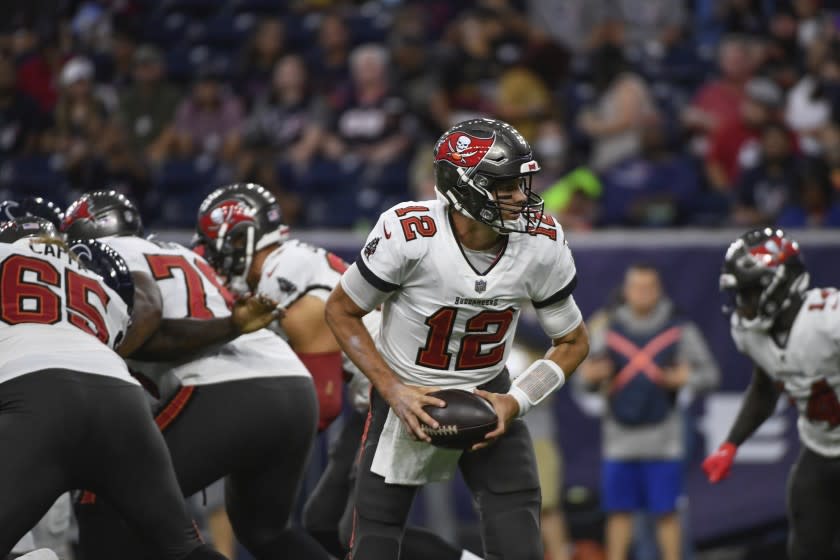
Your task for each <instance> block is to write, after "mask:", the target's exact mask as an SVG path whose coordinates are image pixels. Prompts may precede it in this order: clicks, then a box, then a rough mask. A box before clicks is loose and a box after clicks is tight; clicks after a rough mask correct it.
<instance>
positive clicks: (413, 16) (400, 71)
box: [388, 6, 449, 139]
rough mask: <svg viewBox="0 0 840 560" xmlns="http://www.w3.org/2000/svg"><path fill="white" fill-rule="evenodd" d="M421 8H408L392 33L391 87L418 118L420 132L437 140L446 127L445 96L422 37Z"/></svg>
mask: <svg viewBox="0 0 840 560" xmlns="http://www.w3.org/2000/svg"><path fill="white" fill-rule="evenodd" d="M422 15H423V14H422V7H421V6H407V7H406V8H405V9H404V11H402V12H401V13H400V14H399V15H398V17H397V19H396V21H395V22H394V25H393V27H392V30H391V34H390V36H389V39H388V48H389V49H390V51H391V61H392V62H391V65H390V66H391V73H392V83H393V84H394V85H395V87H396V88H397V94H398V95H399V96H400V97H402V98H403V99H405V101H406V103H407V106H408V111H409V112H411V113H412V114H414V115H415V116H417V118H418V120H419V124H420V126H421V127H422V132H423V133H424V134H425V135H426V136H428V137H429V139H432V138H437V137H438V136H439V135H440V132H441V131H442V130H446V129H447V128H448V127H449V122H448V120H447V119H448V116H449V108H448V106H447V100H446V95H445V93H444V91H443V88H442V86H441V83H440V81H441V80H440V75H439V73H438V72H437V71H436V69H435V65H434V57H433V53H432V52H431V51H432V49H431V48H430V46H429V44H428V41H427V40H426V38H425V36H424V29H423V19H422Z"/></svg>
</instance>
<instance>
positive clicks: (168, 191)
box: [155, 155, 219, 196]
mask: <svg viewBox="0 0 840 560" xmlns="http://www.w3.org/2000/svg"><path fill="white" fill-rule="evenodd" d="M218 171H219V165H218V163H217V162H216V161H215V160H214V159H212V158H211V157H209V156H206V155H202V156H198V157H196V158H178V159H170V160H168V161H167V162H166V163H164V164H163V166H162V167H161V169H160V171H159V172H158V174H157V177H156V178H155V179H156V180H155V185H156V187H157V190H158V191H159V192H160V194H162V195H163V196H169V195H178V194H185V193H194V192H199V193H201V192H204V190H206V189H207V187H208V185H212V184H214V181H215V179H216V175H217V172H218Z"/></svg>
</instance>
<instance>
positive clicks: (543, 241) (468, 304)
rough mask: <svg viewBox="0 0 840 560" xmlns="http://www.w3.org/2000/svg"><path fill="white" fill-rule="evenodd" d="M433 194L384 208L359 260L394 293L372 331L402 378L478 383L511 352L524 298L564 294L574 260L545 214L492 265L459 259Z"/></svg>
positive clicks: (544, 301) (509, 241) (546, 299)
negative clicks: (486, 266) (377, 327)
mask: <svg viewBox="0 0 840 560" xmlns="http://www.w3.org/2000/svg"><path fill="white" fill-rule="evenodd" d="M450 219H451V218H450V216H449V213H448V207H447V206H446V205H445V204H444V203H442V202H440V201H438V200H430V201H424V202H406V203H403V204H399V205H397V206H395V207H393V208H391V209H389V210H387V211H386V212H385V213H383V214H382V215H381V216H380V218H379V221H378V222H377V224H376V226H375V227H374V228H373V231H372V232H371V233H370V235H369V236H368V238H367V242H366V243H365V246H364V248H363V249H362V251H361V254H360V256H359V258H358V259H357V261H356V266H357V267H358V269H359V271H360V272H361V274H362V276H364V277H365V279H366V280H367V281H368V282H369V283H370V284H372V285H373V286H375V287H376V288H378V289H379V290H381V291H383V292H391V293H392V295H391V296H390V297H389V298H388V299H386V300H385V303H384V304H383V309H382V325H381V327H380V330H379V333H378V336H377V338H376V343H377V348H378V349H379V351H380V353H381V354H382V356H383V357H384V359H385V361H386V362H387V363H388V364H389V365H390V366H391V368H392V369H393V370H394V372H396V374H397V375H398V376H399V377H400V378H401V379H402V380H403V381H405V382H406V383H410V384H417V385H424V386H436V387H476V386H478V385H481V384H483V383H486V382H487V381H489V380H491V379H493V378H494V377H496V376H497V375H498V374H499V373H500V372H501V371H502V369H503V368H504V365H505V362H506V361H507V359H508V354H509V353H510V350H511V346H512V342H513V337H514V333H515V331H516V325H517V321H518V319H519V314H520V311H521V309H522V306H523V305H524V304H526V303H528V302H533V303H534V305H535V307H538V308H540V307H545V306H548V305H551V304H553V303H555V302H559V301H562V300H564V299H565V298H566V297H568V296H569V295H570V294H571V292H572V290H573V289H574V286H575V283H576V276H575V264H574V260H573V259H572V254H571V251H570V250H569V247H568V245H567V244H566V239H565V237H564V235H563V230H562V228H561V227H560V225H559V224H558V223H557V222H556V221H555V220H554V219H553V218H551V217H550V216H548V215H546V216H545V217H544V221H543V224H542V226H541V227H540V228H539V230H538V231H537V232H536V233H535V234H533V235H528V234H511V235H508V236H506V237H505V238H504V245H503V247H502V249H501V252H500V254H499V256H498V257H497V259H496V260H495V261H494V262H493V263H492V264H491V266H490V268H489V269H488V270H486V271H484V272H479V271H477V270H475V269H474V268H473V266H472V265H471V264H470V262H469V261H468V260H467V259H466V257H465V256H464V254H463V251H462V249H461V245H460V244H459V243H458V242H457V240H456V238H455V235H454V232H453V230H452V225H451V222H450Z"/></svg>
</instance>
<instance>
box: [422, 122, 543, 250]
mask: <svg viewBox="0 0 840 560" xmlns="http://www.w3.org/2000/svg"><path fill="white" fill-rule="evenodd" d="M434 155H435V181H436V183H437V184H436V187H437V190H438V192H439V193H440V194H441V195H442V196H443V197H444V199H445V200H446V201H447V202H448V203H449V204H450V205H451V206H452V207H453V208H454V209H455V210H457V211H459V212H461V213H462V214H464V215H465V216H467V217H469V218H472V219H474V220H478V221H479V222H482V223H484V224H487V225H488V226H490V227H492V228H493V229H495V230H496V231H497V232H499V233H503V234H507V233H513V232H520V233H534V231H535V230H536V229H537V228H538V227H539V225H540V222H541V221H542V211H543V200H542V198H541V197H540V196H539V195H537V194H536V193H534V192H532V191H531V177H532V175H534V174H535V173H537V172H539V170H540V164H539V163H537V160H536V159H534V152H533V150H531V146H530V144H528V142H527V141H526V140H525V138H524V137H523V136H522V134H520V133H519V131H517V130H516V129H515V128H513V127H512V126H511V125H509V124H507V123H505V122H502V121H498V120H494V119H473V120H469V121H464V122H462V123H459V124H457V125H455V126H453V127H452V128H450V129H449V130H447V131H446V132H444V133H443V136H441V137H440V139H438V141H437V144H435V151H434ZM510 181H518V182H519V188H520V189H521V190H522V192H523V193H524V194H525V195H526V197H527V200H526V201H525V202H524V204H522V205H520V204H514V203H504V202H499V201H498V199H497V197H496V188H498V186H499V185H500V184H502V183H506V182H510ZM502 210H506V211H510V212H518V213H519V219H517V220H504V219H503V216H502Z"/></svg>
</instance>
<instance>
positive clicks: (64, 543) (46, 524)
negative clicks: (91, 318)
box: [0, 196, 72, 553]
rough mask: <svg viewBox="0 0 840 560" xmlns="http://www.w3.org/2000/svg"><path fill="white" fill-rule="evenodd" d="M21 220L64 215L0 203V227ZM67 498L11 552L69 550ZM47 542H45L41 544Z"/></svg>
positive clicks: (22, 203)
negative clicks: (42, 548) (47, 549)
mask: <svg viewBox="0 0 840 560" xmlns="http://www.w3.org/2000/svg"><path fill="white" fill-rule="evenodd" d="M25 216H36V217H39V218H43V219H45V220H47V221H48V222H50V223H52V224H53V226H55V228H56V230H57V229H58V228H59V227H61V220H63V219H64V212H62V211H61V208H59V207H58V205H56V204H54V203H53V202H50V201H49V200H46V199H44V198H42V197H40V196H28V197H25V198H21V199H18V200H4V201H3V202H0V223H2V222H7V221H11V220H14V219H16V218H23V217H25ZM69 496H70V495H69V494H64V495H62V496H60V497H59V499H58V500H56V503H55V504H53V506H52V507H51V508H50V510H49V511H48V512H47V514H46V515H45V516H44V518H43V519H41V521H39V522H38V525H37V526H36V527H35V528H34V529H33V531H31V532H29V533H27V534H26V535H25V536H24V538H23V539H21V542H19V543H18V544H17V545H15V547H14V548H13V552H14V553H22V552H25V551H28V550H33V549H34V548H36V547H42V546H45V545H47V544H48V545H50V546H52V547H54V548H55V547H57V548H59V550H62V549H65V550H69V547H70V546H71V543H70V539H71V517H72V514H71V513H70V512H69V508H67V507H66V506H67V504H68V503H69ZM44 540H47V541H49V542H48V543H46V542H41V541H44Z"/></svg>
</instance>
